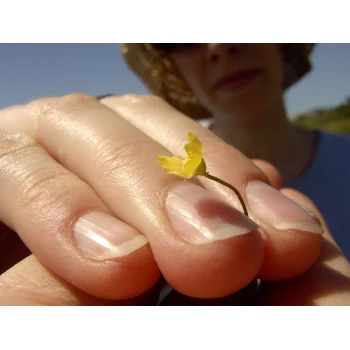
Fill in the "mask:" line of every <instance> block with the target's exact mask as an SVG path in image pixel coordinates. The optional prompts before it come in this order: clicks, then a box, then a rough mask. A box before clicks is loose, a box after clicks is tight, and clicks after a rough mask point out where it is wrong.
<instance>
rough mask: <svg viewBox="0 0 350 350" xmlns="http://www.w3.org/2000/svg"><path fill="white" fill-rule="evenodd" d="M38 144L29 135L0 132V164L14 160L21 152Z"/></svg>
mask: <svg viewBox="0 0 350 350" xmlns="http://www.w3.org/2000/svg"><path fill="white" fill-rule="evenodd" d="M36 145H37V144H36V142H35V140H34V139H33V138H32V137H30V136H28V135H24V134H8V133H4V132H0V165H1V166H4V163H5V162H6V163H7V162H8V161H12V160H13V159H14V157H15V155H16V154H18V153H19V152H21V151H23V150H24V149H28V148H30V147H34V146H36ZM1 166H0V167H1Z"/></svg>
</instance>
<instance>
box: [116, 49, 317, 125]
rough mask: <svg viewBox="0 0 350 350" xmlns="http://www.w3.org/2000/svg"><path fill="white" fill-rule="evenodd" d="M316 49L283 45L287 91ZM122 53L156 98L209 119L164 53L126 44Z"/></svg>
mask: <svg viewBox="0 0 350 350" xmlns="http://www.w3.org/2000/svg"><path fill="white" fill-rule="evenodd" d="M313 47H314V44H281V48H282V55H283V60H284V88H285V89H287V88H289V87H290V86H291V85H293V84H294V83H296V82H297V81H298V80H299V79H301V78H302V77H303V76H304V75H305V74H306V73H308V72H309V71H310V70H311V64H310V60H309V56H310V54H311V52H312V49H313ZM120 50H121V53H122V55H123V57H124V59H125V60H126V62H127V63H128V65H129V66H130V68H131V69H132V70H133V71H134V72H135V73H136V74H137V75H138V76H139V78H140V79H141V80H142V81H143V83H144V84H145V85H146V86H147V87H148V88H149V89H150V90H151V91H152V92H153V93H154V94H155V95H157V96H160V97H162V98H163V99H164V100H166V101H167V102H168V103H170V104H171V105H172V106H174V107H175V108H177V109H178V110H180V111H181V112H183V113H184V114H186V115H188V116H190V117H192V118H194V119H202V118H208V117H210V113H209V112H208V111H207V110H206V109H204V108H203V107H202V106H201V105H200V104H199V102H198V100H197V98H196V97H195V95H194V94H193V92H192V90H191V89H190V87H189V86H188V85H187V83H186V82H185V81H184V79H182V78H181V76H180V75H179V73H178V72H177V71H176V69H175V67H174V65H173V64H172V63H171V61H170V60H169V58H168V57H167V55H166V54H165V53H163V52H161V51H160V50H157V49H155V48H154V47H153V46H152V44H124V43H123V44H120Z"/></svg>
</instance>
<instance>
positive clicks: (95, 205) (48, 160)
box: [0, 133, 159, 299]
mask: <svg viewBox="0 0 350 350" xmlns="http://www.w3.org/2000/svg"><path fill="white" fill-rule="evenodd" d="M0 168H1V175H0V193H1V196H0V219H1V221H3V222H4V223H5V224H6V225H8V226H9V227H11V228H12V229H13V230H14V231H16V232H18V233H19V234H20V236H21V238H22V240H23V241H24V242H25V243H26V245H27V246H28V247H29V248H30V250H31V251H32V252H33V253H35V254H36V255H37V257H38V258H39V259H40V261H42V263H44V264H45V265H46V266H48V267H49V268H50V269H52V270H53V271H55V273H56V274H57V275H59V276H60V277H62V278H64V279H65V280H67V281H68V282H69V283H71V284H73V285H75V286H76V287H78V288H80V289H82V290H84V291H86V292H88V293H90V294H93V295H95V296H99V297H103V298H116V299H117V298H118V299H123V298H130V297H133V296H136V295H140V294H142V293H144V292H145V291H147V290H148V289H150V288H151V287H152V286H153V285H154V284H155V283H156V281H157V279H158V277H159V269H158V267H157V266H156V263H155V261H154V258H153V255H152V252H151V250H150V247H149V245H148V241H147V239H146V238H145V237H144V235H142V234H140V233H139V232H138V231H137V230H135V229H134V228H132V227H131V226H129V225H127V224H125V223H123V222H121V221H120V220H118V219H117V218H115V217H114V215H113V214H112V213H111V211H110V210H109V209H108V208H107V207H106V205H105V204H104V203H103V202H102V201H101V199H100V198H99V197H98V196H97V195H96V193H95V192H94V191H93V189H92V188H91V187H89V186H88V185H87V184H86V183H85V182H84V181H82V180H81V179H79V178H78V177H77V176H76V175H74V174H72V173H71V172H69V171H68V170H67V169H65V168H64V167H62V166H61V165H60V164H58V163H57V162H56V161H55V160H54V159H53V158H52V157H51V156H50V155H48V154H47V152H46V151H45V150H44V149H43V148H42V147H40V146H39V145H38V144H37V143H36V142H35V141H34V140H33V139H32V138H30V137H28V136H24V135H8V134H4V133H3V134H1V135H0ZM96 227H98V230H95V228H96ZM94 230H95V231H98V233H99V237H96V236H93V232H94ZM10 234H11V233H9V232H8V233H7V236H8V235H10ZM12 234H13V235H14V233H12ZM98 239H99V242H100V244H96V242H95V240H98ZM2 245H3V246H2V249H4V250H5V249H6V252H4V254H3V256H2V259H4V260H5V259H6V260H10V259H11V258H13V257H14V254H15V251H14V250H13V249H11V247H10V246H9V245H8V244H7V243H6V242H3V243H2ZM6 256H8V257H9V258H8V259H7V258H6ZM6 266H7V267H9V264H8V263H7V265H6Z"/></svg>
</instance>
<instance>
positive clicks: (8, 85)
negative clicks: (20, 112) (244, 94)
mask: <svg viewBox="0 0 350 350" xmlns="http://www.w3.org/2000/svg"><path fill="white" fill-rule="evenodd" d="M312 62H313V67H314V69H313V71H312V72H311V73H310V74H309V75H308V76H307V77H305V78H304V79H303V80H301V81H300V82H299V83H298V84H296V85H295V86H293V87H292V88H291V89H290V90H289V91H288V92H287V94H286V102H287V110H288V114H289V117H290V118H291V119H292V120H293V121H294V122H295V123H298V124H300V125H303V126H304V127H307V128H319V129H324V130H329V131H332V132H337V133H350V44H318V45H317V46H316V48H315V50H314V52H313V54H312ZM72 92H81V93H86V94H89V95H92V96H97V95H102V94H105V93H112V94H118V95H123V94H127V93H134V94H149V93H150V92H149V91H148V90H147V89H146V88H145V87H144V86H143V85H142V83H141V82H140V81H139V80H138V78H137V77H136V76H135V75H134V74H133V73H132V72H131V71H130V70H129V68H128V67H127V65H126V64H125V62H124V61H123V59H122V57H121V55H120V53H119V46H118V44H0V108H4V107H7V106H10V105H13V104H22V103H26V102H29V101H31V100H33V99H36V98H40V97H46V96H62V95H65V94H68V93H72Z"/></svg>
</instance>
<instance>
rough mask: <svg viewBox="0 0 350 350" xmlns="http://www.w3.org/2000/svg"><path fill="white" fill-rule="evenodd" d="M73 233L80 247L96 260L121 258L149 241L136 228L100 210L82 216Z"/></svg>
mask: <svg viewBox="0 0 350 350" xmlns="http://www.w3.org/2000/svg"><path fill="white" fill-rule="evenodd" d="M73 233H74V236H75V241H76V244H77V246H78V248H79V249H80V250H82V251H83V252H84V253H86V254H88V255H89V256H91V257H92V258H93V259H96V260H109V259H115V258H119V257H122V256H125V255H128V254H130V253H132V252H134V251H135V250H137V249H139V248H141V247H142V246H144V245H145V244H147V243H148V240H147V238H146V237H145V236H143V235H141V234H140V233H139V232H137V231H136V230H135V229H134V228H132V227H130V226H129V225H127V224H125V223H124V222H122V221H120V220H119V219H117V218H115V217H113V216H111V215H108V214H105V213H102V212H98V211H93V212H89V213H87V214H84V215H83V216H81V217H80V218H79V219H78V220H77V222H76V223H75V225H74V228H73Z"/></svg>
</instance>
